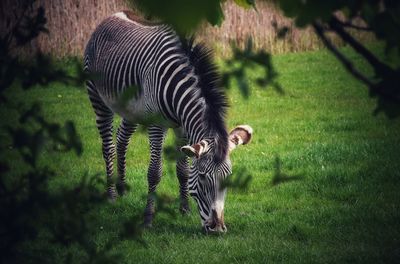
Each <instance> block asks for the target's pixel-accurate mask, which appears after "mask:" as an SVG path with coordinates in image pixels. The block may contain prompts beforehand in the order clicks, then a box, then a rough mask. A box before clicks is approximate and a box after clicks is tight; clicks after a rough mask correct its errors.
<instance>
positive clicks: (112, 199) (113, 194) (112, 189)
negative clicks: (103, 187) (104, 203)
mask: <svg viewBox="0 0 400 264" xmlns="http://www.w3.org/2000/svg"><path fill="white" fill-rule="evenodd" d="M107 196H108V201H109V202H111V203H114V202H115V200H116V199H117V192H116V191H115V186H114V187H110V188H108V191H107Z"/></svg>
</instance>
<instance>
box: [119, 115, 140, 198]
mask: <svg viewBox="0 0 400 264" xmlns="http://www.w3.org/2000/svg"><path fill="white" fill-rule="evenodd" d="M136 128H137V125H136V124H130V123H129V122H128V121H126V120H125V119H122V121H121V125H120V126H119V128H118V130H117V160H118V161H117V162H118V164H117V166H118V180H117V191H118V194H119V195H124V194H125V192H126V178H125V175H126V151H127V148H128V144H129V141H130V138H131V136H132V134H133V133H134V132H135V131H136Z"/></svg>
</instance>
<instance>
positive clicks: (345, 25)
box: [338, 19, 372, 31]
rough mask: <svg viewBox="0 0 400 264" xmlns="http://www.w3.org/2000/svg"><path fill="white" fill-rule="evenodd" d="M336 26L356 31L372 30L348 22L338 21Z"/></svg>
mask: <svg viewBox="0 0 400 264" xmlns="http://www.w3.org/2000/svg"><path fill="white" fill-rule="evenodd" d="M338 24H339V25H341V26H342V27H347V28H353V29H357V30H362V31H372V28H370V27H362V26H357V25H354V24H353V23H351V22H350V21H346V22H344V21H341V20H339V19H338Z"/></svg>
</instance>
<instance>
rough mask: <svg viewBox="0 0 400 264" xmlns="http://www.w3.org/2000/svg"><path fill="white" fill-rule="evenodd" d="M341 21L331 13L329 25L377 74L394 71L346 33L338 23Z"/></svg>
mask: <svg viewBox="0 0 400 264" xmlns="http://www.w3.org/2000/svg"><path fill="white" fill-rule="evenodd" d="M340 23H341V21H340V20H339V19H338V18H337V17H336V16H335V15H332V18H331V20H330V21H329V26H330V27H331V28H332V29H333V30H334V31H335V32H336V33H337V34H338V35H339V36H340V38H341V39H342V40H344V41H345V42H347V43H348V44H349V45H350V46H351V47H352V48H353V49H354V50H355V51H356V52H357V53H358V54H360V55H362V56H363V57H364V58H365V59H366V60H367V61H368V62H369V64H371V66H372V67H373V68H374V70H375V72H376V73H377V74H378V75H386V74H392V73H393V72H394V71H393V69H391V68H390V67H389V66H387V65H386V64H384V63H382V62H381V61H380V60H379V59H378V58H377V57H375V55H374V54H372V53H371V52H370V51H369V50H368V49H366V48H365V47H364V46H363V45H362V44H361V43H359V42H358V41H357V40H356V39H354V38H353V37H352V36H351V35H350V34H349V33H347V32H346V31H345V30H344V29H343V27H342V26H341V25H340Z"/></svg>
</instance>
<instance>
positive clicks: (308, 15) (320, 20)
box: [276, 0, 400, 118]
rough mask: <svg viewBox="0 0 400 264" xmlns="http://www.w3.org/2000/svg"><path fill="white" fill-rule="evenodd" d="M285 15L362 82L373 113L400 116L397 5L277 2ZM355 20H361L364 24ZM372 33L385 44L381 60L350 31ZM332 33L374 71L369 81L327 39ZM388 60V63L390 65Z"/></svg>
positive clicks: (381, 0) (388, 1)
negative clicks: (372, 99)
mask: <svg viewBox="0 0 400 264" xmlns="http://www.w3.org/2000/svg"><path fill="white" fill-rule="evenodd" d="M276 2H278V4H279V6H280V7H281V9H282V10H283V12H284V13H285V15H286V16H289V17H292V18H294V19H295V23H296V25H297V26H299V27H305V26H312V27H313V28H314V30H315V32H316V33H317V35H318V36H319V37H320V38H321V40H322V41H323V43H324V44H325V46H326V47H327V48H328V49H329V50H330V51H331V52H332V53H333V54H334V55H335V56H336V57H337V58H338V59H339V60H340V62H341V63H342V64H343V65H344V66H345V67H346V69H347V70H348V71H349V72H350V73H351V74H352V75H353V76H354V77H355V78H357V79H358V80H360V81H361V82H363V83H364V84H365V85H366V86H367V87H368V88H369V91H370V96H371V97H375V98H377V107H376V110H375V113H379V112H384V113H385V114H386V115H387V116H388V117H389V118H394V117H398V116H399V115H400V22H399V20H398V18H399V17H400V2H399V1H394V0H351V1H347V0H346V1H345V0H340V1H337V0H329V1H317V0H308V1H302V0H277V1H276ZM356 21H362V22H363V24H364V26H363V25H360V23H359V22H358V23H357V22H356ZM350 29H351V30H363V31H369V32H372V33H373V34H374V35H375V36H376V37H377V39H379V40H381V41H383V42H384V44H385V50H386V56H387V57H389V56H390V57H391V58H390V60H387V61H382V60H381V59H380V58H378V57H377V56H376V55H375V54H373V53H372V52H371V51H369V50H368V49H367V48H366V47H365V45H364V43H360V42H359V41H357V39H355V38H354V37H353V36H352V35H351V34H350V33H349V30H350ZM332 32H333V33H335V34H336V35H338V36H339V37H340V38H341V39H342V40H343V41H344V42H345V43H346V44H348V45H349V46H350V47H352V48H353V49H354V50H355V51H356V52H357V53H358V54H359V55H361V56H362V57H363V58H364V59H365V60H366V61H367V62H368V64H369V65H370V66H371V68H372V69H373V71H374V77H373V78H372V79H371V78H368V76H366V75H365V74H364V73H362V72H360V71H358V70H357V69H356V68H355V66H354V64H353V62H352V60H351V59H350V58H348V57H346V56H345V55H344V54H343V53H342V52H341V51H340V50H339V49H338V48H337V46H335V45H334V44H333V43H332V42H331V41H330V40H329V38H328V36H327V34H328V33H332ZM389 61H390V62H389Z"/></svg>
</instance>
